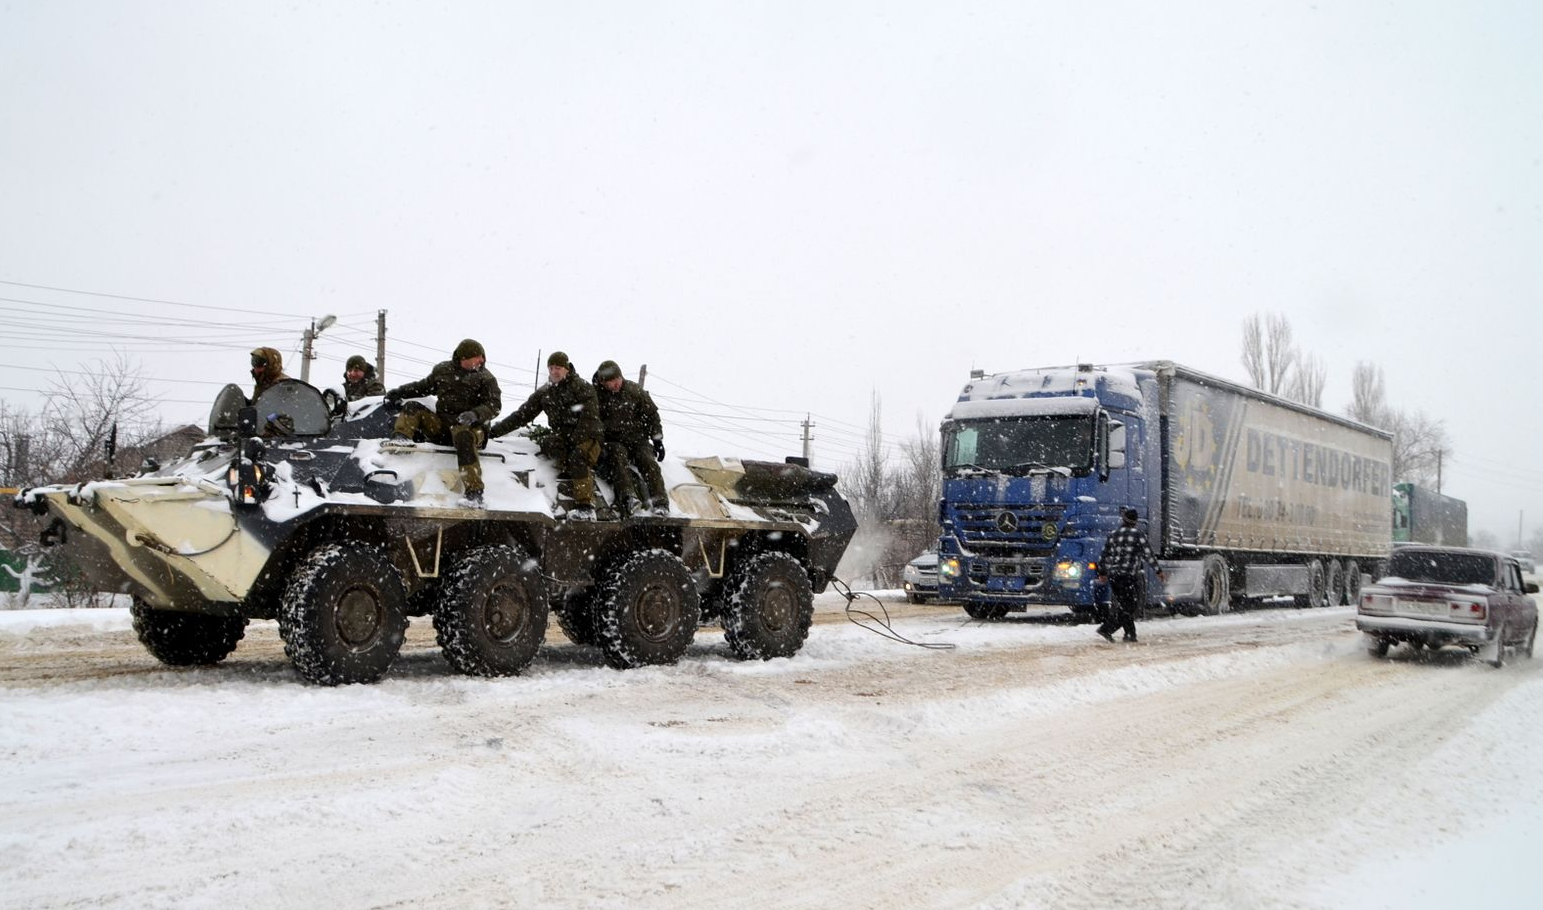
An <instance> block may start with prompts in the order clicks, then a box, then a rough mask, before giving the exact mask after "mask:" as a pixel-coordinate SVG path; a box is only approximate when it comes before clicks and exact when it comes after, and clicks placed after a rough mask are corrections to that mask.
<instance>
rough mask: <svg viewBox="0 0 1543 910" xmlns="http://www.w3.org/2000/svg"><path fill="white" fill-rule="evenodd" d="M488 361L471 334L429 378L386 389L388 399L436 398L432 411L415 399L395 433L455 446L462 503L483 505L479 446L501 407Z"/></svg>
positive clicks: (400, 437) (402, 437)
mask: <svg viewBox="0 0 1543 910" xmlns="http://www.w3.org/2000/svg"><path fill="white" fill-rule="evenodd" d="M486 363H487V352H485V351H484V350H483V349H482V345H481V344H478V343H477V342H476V341H475V340H473V339H471V338H467V339H465V340H463V341H462V342H461V343H460V344H458V345H456V346H455V351H454V352H453V353H452V354H451V355H450V359H449V360H446V361H444V362H442V363H437V364H435V365H434V369H433V370H431V371H430V372H429V375H428V376H427V377H425V378H423V379H420V380H418V381H417V382H409V383H408V384H406V385H402V386H397V387H396V388H394V389H392V390H391V391H389V392H387V393H386V400H387V401H401V400H402V399H404V398H417V397H419V396H423V395H433V396H436V398H437V399H438V400H437V401H436V402H435V405H434V410H432V411H430V410H429V409H428V408H426V407H424V406H423V405H421V404H419V403H418V402H416V401H411V402H408V403H407V406H406V407H404V408H403V409H402V413H401V414H398V415H397V418H396V424H395V425H394V426H393V427H392V430H393V432H394V433H395V434H396V435H395V436H394V437H393V439H395V440H398V441H403V442H405V441H409V440H412V439H414V438H416V437H417V435H418V434H420V433H421V434H422V435H423V437H424V438H425V439H427V440H428V441H429V442H432V443H435V444H436V445H445V444H446V443H449V444H450V445H453V446H455V460H456V463H457V464H458V465H460V467H461V486H462V487H463V488H464V489H465V498H464V500H463V502H464V504H465V505H468V506H473V507H476V506H481V505H482V463H481V461H479V460H478V456H477V450H478V449H480V448H481V447H482V444H483V443H484V442H485V441H486V440H487V422H488V421H490V420H492V419H493V418H494V417H497V416H498V412H499V409H500V408H501V407H502V406H503V401H502V398H501V397H500V394H499V391H498V380H497V379H495V378H493V374H492V373H490V372H488V371H487V370H486V369H484V368H483V366H484V365H485V364H486Z"/></svg>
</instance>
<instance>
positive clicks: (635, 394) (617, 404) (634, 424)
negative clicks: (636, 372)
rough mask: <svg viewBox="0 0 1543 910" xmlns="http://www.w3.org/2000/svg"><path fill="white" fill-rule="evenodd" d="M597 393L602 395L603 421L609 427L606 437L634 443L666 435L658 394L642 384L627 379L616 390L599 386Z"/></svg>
mask: <svg viewBox="0 0 1543 910" xmlns="http://www.w3.org/2000/svg"><path fill="white" fill-rule="evenodd" d="M595 393H596V394H597V395H598V396H599V397H600V423H601V424H602V425H603V426H604V427H605V438H606V439H610V440H614V441H616V442H624V443H628V444H633V443H638V442H643V441H645V440H649V439H662V438H663V437H664V427H663V426H662V425H660V423H659V407H658V406H657V405H655V404H654V396H652V395H650V394H648V392H647V390H645V389H644V388H643V387H642V386H640V385H638V384H637V383H635V382H633V381H632V380H630V379H623V380H622V383H621V388H619V389H617V390H616V391H614V392H612V391H609V390H607V389H606V387H605V386H603V385H597V386H595Z"/></svg>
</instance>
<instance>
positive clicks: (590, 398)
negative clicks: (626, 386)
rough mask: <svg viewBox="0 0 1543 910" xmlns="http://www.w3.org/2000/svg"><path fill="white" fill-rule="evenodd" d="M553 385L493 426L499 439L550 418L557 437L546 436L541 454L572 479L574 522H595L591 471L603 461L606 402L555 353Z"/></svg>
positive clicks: (551, 368) (549, 373)
mask: <svg viewBox="0 0 1543 910" xmlns="http://www.w3.org/2000/svg"><path fill="white" fill-rule="evenodd" d="M546 368H547V378H548V380H549V381H548V382H547V383H546V384H545V385H543V386H542V387H541V388H539V389H537V390H536V391H535V392H534V393H533V394H532V395H531V396H530V398H528V399H526V400H525V403H524V404H522V405H520V407H519V408H518V409H517V410H516V411H515V412H514V413H512V414H510V415H509V416H508V417H505V418H504V419H503V420H500V421H499V422H498V423H496V424H494V425H493V429H492V430H490V431H489V433H490V435H491V436H492V437H493V438H495V439H496V438H497V437H499V436H503V435H504V434H506V433H509V432H511V431H513V430H517V429H519V428H520V427H523V426H525V425H527V424H529V423H530V422H531V421H532V420H535V419H536V415H538V414H543V413H544V414H546V420H547V425H548V426H549V427H550V428H551V432H550V433H548V434H546V435H545V436H543V437H541V439H540V441H539V445H540V446H541V454H542V455H545V456H546V457H548V458H550V459H552V460H553V461H555V462H556V463H557V464H558V466H559V467H560V468H561V470H562V472H563V473H564V474H567V475H568V480H569V483H570V484H571V486H572V489H573V501H574V507H573V509H572V510H570V511H569V512H568V517H569V518H572V519H575V520H577V521H587V520H591V519H593V518H594V517H595V479H594V477H593V476H592V475H591V473H590V472H591V470H592V469H593V468H594V466H595V464H596V463H597V462H599V461H600V442H601V430H600V402H599V400H598V399H597V398H596V397H595V387H594V386H592V385H590V384H589V383H587V382H585V381H584V380H583V379H582V378H581V377H579V376H578V375H577V374H576V373H575V372H574V369H573V364H572V363H570V362H569V361H568V355H567V354H564V353H563V352H562V351H554V352H553V353H552V356H551V357H548V358H547V361H546Z"/></svg>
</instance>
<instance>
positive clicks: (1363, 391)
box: [1345, 360, 1452, 487]
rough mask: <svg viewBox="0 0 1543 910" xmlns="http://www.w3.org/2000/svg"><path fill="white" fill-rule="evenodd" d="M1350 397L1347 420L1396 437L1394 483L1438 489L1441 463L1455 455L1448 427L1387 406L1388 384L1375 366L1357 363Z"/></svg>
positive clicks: (1380, 368) (1419, 412)
mask: <svg viewBox="0 0 1543 910" xmlns="http://www.w3.org/2000/svg"><path fill="white" fill-rule="evenodd" d="M1350 396H1351V398H1350V405H1349V406H1348V407H1347V408H1346V409H1345V415H1346V416H1347V417H1349V418H1350V419H1351V420H1358V421H1360V422H1361V423H1364V424H1367V425H1369V426H1374V427H1378V428H1380V429H1384V430H1387V431H1388V432H1389V433H1392V434H1393V461H1392V464H1391V465H1389V467H1390V468H1391V469H1392V472H1393V480H1394V481H1395V482H1399V481H1407V482H1409V483H1417V484H1419V485H1420V486H1422V487H1435V486H1439V484H1438V483H1437V480H1438V479H1439V476H1438V475H1439V472H1440V469H1441V462H1442V459H1443V458H1445V457H1446V456H1447V455H1449V454H1451V452H1452V445H1451V441H1450V440H1449V439H1448V438H1447V431H1446V426H1445V425H1444V424H1443V423H1442V422H1441V421H1440V420H1437V419H1435V418H1433V417H1429V416H1427V415H1426V414H1425V413H1424V412H1423V411H1403V410H1400V409H1398V408H1395V407H1393V406H1392V405H1390V404H1388V400H1387V382H1386V380H1385V379H1384V378H1383V375H1382V367H1380V366H1377V365H1375V364H1371V363H1367V362H1365V361H1360V360H1358V361H1356V365H1355V371H1354V372H1353V373H1351V376H1350Z"/></svg>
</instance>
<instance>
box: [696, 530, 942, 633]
mask: <svg viewBox="0 0 1543 910" xmlns="http://www.w3.org/2000/svg"><path fill="white" fill-rule="evenodd" d="M729 591H730V594H729V599H728V604H727V609H726V610H725V611H724V614H723V637H724V639H725V640H726V641H727V642H728V643H729V650H731V651H733V652H734V656H735V657H738V658H739V659H741V660H770V659H772V658H773V657H792V656H793V655H794V654H797V653H798V649H799V648H802V647H803V646H804V639H806V638H808V637H809V624H810V623H811V622H813V621H814V589H813V587H812V586H811V585H810V584H809V573H808V572H805V571H804V567H803V566H802V565H801V564H800V563H799V561H798V560H797V559H795V558H793V557H792V556H789V555H788V554H786V553H775V552H773V553H761V554H758V555H757V556H754V557H752V558H751V559H750V560H749V561H748V562H746V563H745V564H744V565H742V566H739V567H737V568H736V569H735V570H734V580H733V582H732V583H731V584H730V587H729ZM912 596H915V595H912Z"/></svg>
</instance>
